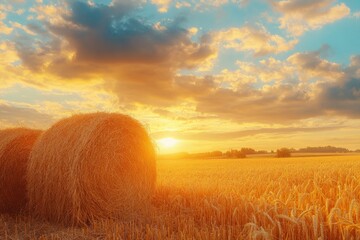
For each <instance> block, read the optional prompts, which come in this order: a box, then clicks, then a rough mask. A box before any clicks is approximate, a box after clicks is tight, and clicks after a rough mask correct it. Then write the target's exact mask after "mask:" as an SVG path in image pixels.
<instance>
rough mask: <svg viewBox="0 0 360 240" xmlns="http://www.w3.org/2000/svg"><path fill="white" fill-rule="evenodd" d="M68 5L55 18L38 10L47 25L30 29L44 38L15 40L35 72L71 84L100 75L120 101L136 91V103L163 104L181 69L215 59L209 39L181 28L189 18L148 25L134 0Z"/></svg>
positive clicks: (87, 80)
mask: <svg viewBox="0 0 360 240" xmlns="http://www.w3.org/2000/svg"><path fill="white" fill-rule="evenodd" d="M69 4H70V5H69V9H70V10H69V11H63V12H62V14H61V15H60V16H61V20H59V19H58V20H57V21H55V22H51V21H48V20H47V15H46V14H45V16H42V14H43V13H44V12H46V11H44V9H53V8H50V7H49V8H46V7H44V6H42V8H41V9H38V10H36V11H38V12H40V13H39V14H40V15H41V16H42V17H41V19H42V21H43V22H44V24H43V26H45V29H43V28H42V27H41V26H39V25H35V24H33V25H32V26H29V27H30V28H31V30H32V31H36V32H37V33H38V34H39V35H41V36H42V39H44V40H43V41H32V40H31V39H32V38H30V37H24V36H23V37H22V38H21V39H18V40H17V41H16V49H17V51H18V55H19V56H20V58H21V60H22V63H23V64H24V66H26V67H27V68H28V69H30V70H31V71H32V72H34V73H37V74H50V75H53V76H56V77H58V78H61V79H62V80H63V81H68V82H70V81H75V80H77V81H83V82H90V81H92V80H93V79H102V80H103V82H104V87H105V88H107V89H109V91H112V92H116V93H117V94H118V95H119V98H120V99H123V97H124V96H125V98H127V97H129V98H131V97H130V95H131V94H130V93H133V94H134V95H135V96H136V95H137V96H138V101H141V99H142V98H143V101H144V102H157V101H158V100H159V101H163V102H165V100H166V99H170V100H169V101H171V99H172V98H174V99H175V98H177V96H176V95H177V91H176V89H175V88H174V85H176V83H174V81H175V76H176V73H177V71H179V70H181V69H196V68H198V67H200V66H201V67H202V68H203V67H204V66H207V65H209V63H210V62H211V61H212V59H214V58H215V57H216V54H217V51H216V49H213V48H212V46H211V44H210V43H209V42H208V40H207V39H205V38H202V39H200V40H199V42H195V41H193V40H192V39H191V37H192V35H193V33H192V32H191V31H189V30H187V29H186V28H183V27H182V23H183V21H185V19H183V18H181V17H179V18H176V19H174V20H173V21H168V22H167V23H164V24H163V23H161V22H160V23H159V22H157V23H150V22H149V21H148V20H147V19H144V18H141V17H139V16H138V10H139V4H138V3H136V2H135V1H134V2H131V1H130V2H129V1H127V2H124V1H119V2H114V3H113V4H112V5H103V4H94V5H90V4H88V3H85V2H81V1H73V2H70V3H69ZM175 87H176V86H175ZM140 89H144V91H142V90H140ZM137 90H139V92H141V91H142V92H141V93H142V95H140V96H139V92H137ZM146 99H149V100H146Z"/></svg>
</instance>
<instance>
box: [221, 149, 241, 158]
mask: <svg viewBox="0 0 360 240" xmlns="http://www.w3.org/2000/svg"><path fill="white" fill-rule="evenodd" d="M225 156H226V157H227V158H246V155H245V154H244V153H242V152H241V151H238V150H235V149H231V150H230V151H227V152H226V153H225Z"/></svg>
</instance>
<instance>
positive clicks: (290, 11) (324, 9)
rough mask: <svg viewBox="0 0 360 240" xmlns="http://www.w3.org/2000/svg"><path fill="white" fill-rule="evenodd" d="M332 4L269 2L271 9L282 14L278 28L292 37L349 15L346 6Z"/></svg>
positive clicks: (328, 0)
mask: <svg viewBox="0 0 360 240" xmlns="http://www.w3.org/2000/svg"><path fill="white" fill-rule="evenodd" d="M334 2H335V1H334V0H319V1H304V0H293V1H288V0H282V1H273V0H271V4H272V6H273V8H274V9H275V10H276V11H278V12H280V13H281V14H282V16H281V17H280V18H279V22H280V28H281V29H286V30H287V31H288V32H289V33H291V34H292V35H293V36H300V35H302V34H303V33H304V32H306V31H309V30H314V29H319V28H321V27H322V26H324V25H326V24H330V23H333V22H335V21H338V20H340V19H342V18H344V17H346V16H348V15H349V14H350V9H349V7H347V6H346V4H344V3H340V4H334Z"/></svg>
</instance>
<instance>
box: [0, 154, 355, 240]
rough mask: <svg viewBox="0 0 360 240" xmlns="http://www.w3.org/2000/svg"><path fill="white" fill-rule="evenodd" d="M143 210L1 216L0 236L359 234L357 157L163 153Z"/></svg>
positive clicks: (301, 236)
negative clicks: (105, 215)
mask: <svg viewBox="0 0 360 240" xmlns="http://www.w3.org/2000/svg"><path fill="white" fill-rule="evenodd" d="M152 201H153V202H152V203H153V209H152V210H151V212H150V213H149V215H148V217H146V218H142V219H137V220H134V221H132V222H116V221H112V220H106V221H99V222H96V223H95V224H93V225H92V226H89V227H82V228H64V227H61V226H53V225H50V224H48V223H43V222H39V221H36V220H33V219H31V218H29V217H26V216H17V217H11V216H6V215H2V216H0V234H1V235H0V238H1V239H360V156H325V157H296V158H286V159H276V158H265V157H263V158H249V159H218V160H215V159H214V160H200V159H199V160H160V161H158V183H157V190H156V194H155V196H154V198H153V200H152Z"/></svg>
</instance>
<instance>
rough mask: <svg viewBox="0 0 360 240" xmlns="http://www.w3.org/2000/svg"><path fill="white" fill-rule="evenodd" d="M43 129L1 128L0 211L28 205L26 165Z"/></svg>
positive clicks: (9, 211)
mask: <svg viewBox="0 0 360 240" xmlns="http://www.w3.org/2000/svg"><path fill="white" fill-rule="evenodd" d="M40 134H41V131H38V130H31V129H26V128H14V129H6V130H0V213H4V212H6V213H16V212H19V211H21V210H23V209H25V208H24V207H25V205H26V179H25V176H26V166H27V163H28V159H29V154H30V151H31V149H32V146H33V145H34V142H35V141H36V139H37V138H38V137H39V135H40Z"/></svg>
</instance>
